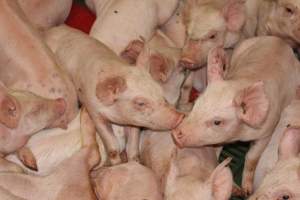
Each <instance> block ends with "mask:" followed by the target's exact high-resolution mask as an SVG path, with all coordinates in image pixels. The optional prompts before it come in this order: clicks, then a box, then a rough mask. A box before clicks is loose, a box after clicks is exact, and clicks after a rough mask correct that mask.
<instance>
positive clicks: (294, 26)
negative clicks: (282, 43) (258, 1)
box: [270, 0, 300, 43]
mask: <svg viewBox="0 0 300 200" xmlns="http://www.w3.org/2000/svg"><path fill="white" fill-rule="evenodd" d="M273 14H274V17H273V20H274V21H273V23H275V24H276V25H277V27H279V30H272V28H273V27H272V26H271V27H270V29H271V31H274V32H275V34H279V36H282V37H285V38H287V39H289V40H292V41H294V42H296V43H300V2H299V1H293V0H278V1H277V2H276V6H275V11H274V13H273Z"/></svg>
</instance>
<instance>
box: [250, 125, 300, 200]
mask: <svg viewBox="0 0 300 200" xmlns="http://www.w3.org/2000/svg"><path fill="white" fill-rule="evenodd" d="M283 131H284V132H283V134H281V137H280V142H279V148H278V149H277V150H278V156H277V157H278V159H276V162H275V163H274V166H273V167H272V168H271V169H270V171H269V172H267V173H266V175H265V176H264V177H263V179H262V181H261V183H260V184H259V187H258V188H257V190H256V191H255V193H254V194H253V195H252V196H250V198H249V200H253V199H257V200H262V199H280V200H281V199H282V200H284V199H298V198H299V184H300V181H299V167H300V158H299V144H300V130H299V127H293V126H290V127H286V129H285V130H283Z"/></svg>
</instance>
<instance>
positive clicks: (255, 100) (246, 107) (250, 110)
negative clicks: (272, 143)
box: [234, 81, 270, 128]
mask: <svg viewBox="0 0 300 200" xmlns="http://www.w3.org/2000/svg"><path fill="white" fill-rule="evenodd" d="M234 104H235V106H236V107H237V115H238V117H239V118H240V119H241V120H242V121H243V122H245V123H246V124H248V125H249V126H251V127H254V128H256V127H259V126H260V125H261V124H262V123H263V122H264V121H265V120H266V118H267V115H268V112H269V106H270V105H269V104H270V103H269V100H268V97H267V95H266V93H265V91H264V82H262V81H258V82H256V83H254V84H253V85H251V86H250V87H248V88H246V89H244V90H242V91H240V92H239V93H238V95H237V96H236V97H235V99H234Z"/></svg>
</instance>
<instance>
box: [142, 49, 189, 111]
mask: <svg viewBox="0 0 300 200" xmlns="http://www.w3.org/2000/svg"><path fill="white" fill-rule="evenodd" d="M180 54H181V51H180V50H179V49H176V48H169V47H164V48H163V47H161V48H160V49H159V50H156V49H150V48H147V47H146V48H145V49H144V51H143V52H142V53H141V54H140V56H139V58H138V61H137V64H138V66H141V67H142V68H144V69H145V70H146V71H148V72H149V73H150V75H151V77H152V78H153V79H154V80H155V81H156V82H157V83H158V84H159V85H160V86H161V87H162V89H163V93H164V97H165V99H166V100H167V101H168V102H169V103H170V104H172V105H176V103H177V101H178V99H179V96H180V89H181V86H182V84H183V81H184V80H185V70H184V69H183V68H182V67H180V65H178V62H179V58H180Z"/></svg>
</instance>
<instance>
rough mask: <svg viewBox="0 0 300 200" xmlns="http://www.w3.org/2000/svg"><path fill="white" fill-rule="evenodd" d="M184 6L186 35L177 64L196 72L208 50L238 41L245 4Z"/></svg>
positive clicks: (195, 0)
mask: <svg viewBox="0 0 300 200" xmlns="http://www.w3.org/2000/svg"><path fill="white" fill-rule="evenodd" d="M185 4H186V5H185V8H184V9H183V23H184V25H185V27H186V33H187V36H186V41H185V45H184V47H183V52H182V57H181V60H180V63H181V65H182V66H183V67H185V68H188V69H196V68H200V67H202V66H203V65H205V64H206V62H207V55H208V52H209V51H210V50H211V49H212V48H215V47H217V46H222V47H224V48H230V47H234V45H235V44H236V43H237V42H238V41H239V40H240V37H241V30H242V28H243V26H244V24H245V20H246V13H245V5H244V1H243V0H226V1H217V0H212V1H203V0H188V1H186V3H185Z"/></svg>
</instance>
